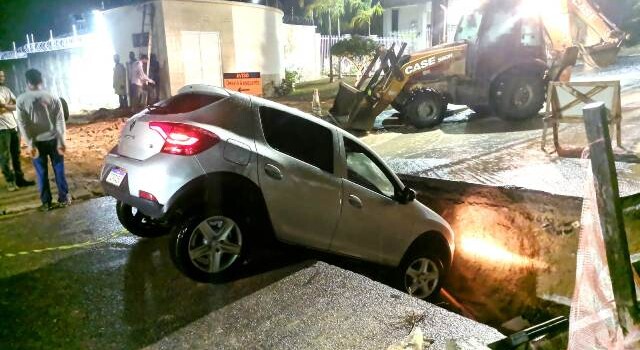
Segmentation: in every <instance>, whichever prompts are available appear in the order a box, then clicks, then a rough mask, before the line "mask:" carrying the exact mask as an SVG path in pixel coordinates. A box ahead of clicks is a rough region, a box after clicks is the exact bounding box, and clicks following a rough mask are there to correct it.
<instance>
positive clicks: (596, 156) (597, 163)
mask: <svg viewBox="0 0 640 350" xmlns="http://www.w3.org/2000/svg"><path fill="white" fill-rule="evenodd" d="M582 113H583V115H584V119H585V128H586V130H587V138H588V140H589V153H590V158H591V169H592V171H593V178H594V185H595V192H596V202H597V203H596V204H597V206H598V214H599V217H600V227H601V229H602V235H603V239H604V245H605V249H606V253H607V264H608V266H609V273H610V275H611V285H612V287H613V296H614V298H615V302H616V308H617V311H618V312H617V313H618V322H619V323H620V326H621V327H622V329H623V331H624V333H625V334H626V333H627V332H628V331H629V329H630V328H631V327H632V326H633V324H634V322H635V321H636V320H637V319H638V318H637V301H636V289H635V284H634V281H633V272H632V270H631V260H630V258H629V246H628V243H627V236H626V233H625V228H624V221H623V217H622V203H621V201H620V197H619V191H618V178H617V174H616V167H615V163H614V158H613V150H612V148H611V137H610V135H609V127H608V120H607V119H608V116H607V109H606V107H605V104H604V103H602V102H594V103H590V104H588V105H586V106H585V107H584V108H583V109H582Z"/></svg>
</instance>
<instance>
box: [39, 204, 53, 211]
mask: <svg viewBox="0 0 640 350" xmlns="http://www.w3.org/2000/svg"><path fill="white" fill-rule="evenodd" d="M53 209H55V207H54V206H53V204H51V203H43V204H42V205H41V206H39V207H38V211H51V210H53Z"/></svg>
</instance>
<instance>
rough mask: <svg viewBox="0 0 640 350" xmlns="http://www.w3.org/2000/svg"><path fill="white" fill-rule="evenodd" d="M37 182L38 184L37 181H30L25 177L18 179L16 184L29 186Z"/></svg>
mask: <svg viewBox="0 0 640 350" xmlns="http://www.w3.org/2000/svg"><path fill="white" fill-rule="evenodd" d="M35 184H36V182H35V181H29V180H25V179H20V180H16V185H17V186H18V187H29V186H33V185H35Z"/></svg>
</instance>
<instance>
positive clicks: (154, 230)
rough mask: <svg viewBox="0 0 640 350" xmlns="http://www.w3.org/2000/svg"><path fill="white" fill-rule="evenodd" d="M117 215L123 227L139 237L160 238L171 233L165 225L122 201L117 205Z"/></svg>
mask: <svg viewBox="0 0 640 350" xmlns="http://www.w3.org/2000/svg"><path fill="white" fill-rule="evenodd" d="M116 214H117V215H118V220H119V221H120V223H121V224H122V226H124V228H125V229H127V231H129V232H131V233H133V234H134V235H136V236H138V237H146V238H151V237H159V236H163V235H165V234H167V233H168V232H169V228H168V227H167V225H165V224H164V223H161V222H159V221H157V220H153V219H151V218H150V217H148V216H146V215H144V214H143V213H142V212H141V211H140V210H138V208H135V207H132V206H130V205H129V204H126V203H124V202H122V201H118V202H117V203H116Z"/></svg>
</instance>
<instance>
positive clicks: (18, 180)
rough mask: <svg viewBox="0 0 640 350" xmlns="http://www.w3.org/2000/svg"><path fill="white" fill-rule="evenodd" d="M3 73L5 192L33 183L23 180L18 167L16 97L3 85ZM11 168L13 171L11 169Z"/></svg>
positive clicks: (0, 116) (0, 139)
mask: <svg viewBox="0 0 640 350" xmlns="http://www.w3.org/2000/svg"><path fill="white" fill-rule="evenodd" d="M5 79H6V78H5V75H4V72H3V71H1V70H0V170H2V174H3V175H4V178H5V180H6V181H7V190H8V191H9V192H11V191H15V190H17V189H18V187H25V186H32V185H34V184H35V183H34V182H33V181H27V180H25V179H24V174H23V173H22V167H21V166H20V136H19V134H18V125H17V123H16V119H15V116H14V115H13V112H14V111H15V110H16V97H15V96H14V95H13V92H11V90H10V89H9V88H8V87H7V86H5V85H4V82H5ZM12 168H13V169H12Z"/></svg>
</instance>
